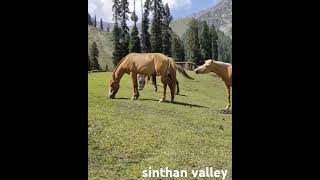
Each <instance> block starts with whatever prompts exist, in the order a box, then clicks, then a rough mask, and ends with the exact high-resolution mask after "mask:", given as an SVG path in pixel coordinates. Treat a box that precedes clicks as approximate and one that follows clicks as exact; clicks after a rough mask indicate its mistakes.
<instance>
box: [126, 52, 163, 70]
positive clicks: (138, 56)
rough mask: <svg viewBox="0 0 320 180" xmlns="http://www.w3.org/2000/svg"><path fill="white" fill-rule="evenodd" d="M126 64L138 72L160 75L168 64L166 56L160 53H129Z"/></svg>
mask: <svg viewBox="0 0 320 180" xmlns="http://www.w3.org/2000/svg"><path fill="white" fill-rule="evenodd" d="M128 64H129V66H131V67H130V69H132V70H133V71H136V72H137V73H138V74H144V75H160V74H163V73H164V72H163V70H164V69H166V68H167V66H168V58H167V56H165V55H163V54H161V53H130V54H129V55H128Z"/></svg>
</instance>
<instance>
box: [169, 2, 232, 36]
mask: <svg viewBox="0 0 320 180" xmlns="http://www.w3.org/2000/svg"><path fill="white" fill-rule="evenodd" d="M192 18H195V19H197V20H201V21H207V23H208V24H209V25H211V24H212V23H213V24H214V26H215V27H217V28H218V29H219V30H221V31H222V32H224V33H225V34H226V35H227V36H229V37H230V38H232V0H221V1H220V2H219V3H218V4H217V5H215V6H213V7H210V8H208V9H206V10H204V11H200V12H198V13H195V14H193V15H191V16H187V17H184V18H180V19H177V20H174V21H173V22H172V23H171V28H172V30H173V31H174V32H176V33H177V34H178V35H179V36H180V37H181V36H182V35H183V33H184V32H185V31H186V29H187V25H188V23H189V22H190V20H191V19H192Z"/></svg>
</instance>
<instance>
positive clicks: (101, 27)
mask: <svg viewBox="0 0 320 180" xmlns="http://www.w3.org/2000/svg"><path fill="white" fill-rule="evenodd" d="M100 29H101V30H103V22H102V18H100Z"/></svg>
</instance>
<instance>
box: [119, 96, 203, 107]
mask: <svg viewBox="0 0 320 180" xmlns="http://www.w3.org/2000/svg"><path fill="white" fill-rule="evenodd" d="M115 99H125V100H131V99H130V98H123V97H121V98H115ZM139 100H140V101H154V102H158V101H159V99H148V98H145V99H144V98H139V99H138V100H137V101H139ZM162 103H172V104H177V105H183V106H191V107H198V108H209V107H207V106H201V105H197V104H189V103H184V102H177V101H175V102H171V101H168V100H165V101H163V102H162Z"/></svg>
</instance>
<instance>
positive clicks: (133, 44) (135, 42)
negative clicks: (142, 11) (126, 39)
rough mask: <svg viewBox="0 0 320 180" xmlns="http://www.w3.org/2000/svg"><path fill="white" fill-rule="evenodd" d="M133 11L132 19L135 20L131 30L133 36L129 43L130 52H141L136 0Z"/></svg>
mask: <svg viewBox="0 0 320 180" xmlns="http://www.w3.org/2000/svg"><path fill="white" fill-rule="evenodd" d="M133 3H134V4H133V12H132V16H131V20H132V21H133V22H134V25H133V28H132V30H131V36H130V37H131V38H130V43H129V52H130V53H131V52H141V46H140V38H139V31H138V28H137V21H138V16H137V15H136V3H135V0H134V1H133Z"/></svg>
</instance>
